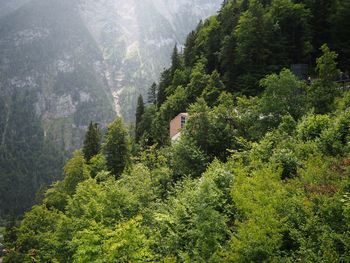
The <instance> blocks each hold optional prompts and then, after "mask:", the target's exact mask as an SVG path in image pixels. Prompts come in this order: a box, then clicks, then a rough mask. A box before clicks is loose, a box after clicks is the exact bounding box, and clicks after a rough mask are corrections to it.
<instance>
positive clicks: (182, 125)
mask: <svg viewBox="0 0 350 263" xmlns="http://www.w3.org/2000/svg"><path fill="white" fill-rule="evenodd" d="M185 124H186V117H184V116H181V129H182V128H183V127H185Z"/></svg>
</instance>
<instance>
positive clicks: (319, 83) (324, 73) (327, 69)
mask: <svg viewBox="0 0 350 263" xmlns="http://www.w3.org/2000/svg"><path fill="white" fill-rule="evenodd" d="M321 50H322V53H323V55H322V56H321V57H319V58H318V59H317V61H316V64H317V66H316V70H317V73H318V79H317V80H316V81H314V82H313V83H312V85H311V86H310V87H309V92H308V97H309V102H310V103H311V106H312V107H314V108H315V112H316V113H320V114H323V113H327V112H329V111H330V110H331V109H332V106H333V105H332V104H333V101H334V99H335V97H336V96H337V95H338V93H339V91H338V90H337V84H336V83H335V80H337V78H338V77H339V75H340V70H339V69H338V68H337V62H336V59H337V57H338V54H336V53H335V52H333V51H330V49H329V47H328V45H326V44H325V45H323V46H322V47H321Z"/></svg>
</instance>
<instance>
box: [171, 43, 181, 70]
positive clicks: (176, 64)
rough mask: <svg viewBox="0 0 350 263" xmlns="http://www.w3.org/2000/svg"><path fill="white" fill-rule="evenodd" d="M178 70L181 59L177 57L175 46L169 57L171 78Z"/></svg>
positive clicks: (177, 52)
mask: <svg viewBox="0 0 350 263" xmlns="http://www.w3.org/2000/svg"><path fill="white" fill-rule="evenodd" d="M180 68H181V57H180V55H179V51H178V49H177V45H175V47H174V50H173V54H172V55H171V76H174V74H175V71H176V70H177V69H180Z"/></svg>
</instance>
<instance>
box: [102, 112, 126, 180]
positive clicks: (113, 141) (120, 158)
mask: <svg viewBox="0 0 350 263" xmlns="http://www.w3.org/2000/svg"><path fill="white" fill-rule="evenodd" d="M103 153H104V155H105V157H106V161H107V168H108V170H109V171H111V173H112V174H113V175H114V176H116V177H117V178H118V177H119V176H120V175H121V174H122V173H123V171H124V169H125V167H126V166H127V165H128V164H129V163H130V138H129V133H128V130H127V128H126V127H125V125H124V122H123V120H122V119H121V118H120V117H118V118H116V119H115V120H114V121H113V122H112V123H111V124H110V125H109V126H108V132H107V136H106V141H105V144H104V145H103Z"/></svg>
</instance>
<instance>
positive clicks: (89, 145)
mask: <svg viewBox="0 0 350 263" xmlns="http://www.w3.org/2000/svg"><path fill="white" fill-rule="evenodd" d="M100 147H101V132H100V129H99V127H98V124H97V123H93V122H90V125H89V128H88V131H87V132H86V134H85V139H84V145H83V154H84V158H85V160H86V161H87V162H89V161H90V160H91V158H92V157H93V156H95V155H96V154H98V153H99V151H100Z"/></svg>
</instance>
